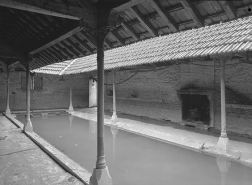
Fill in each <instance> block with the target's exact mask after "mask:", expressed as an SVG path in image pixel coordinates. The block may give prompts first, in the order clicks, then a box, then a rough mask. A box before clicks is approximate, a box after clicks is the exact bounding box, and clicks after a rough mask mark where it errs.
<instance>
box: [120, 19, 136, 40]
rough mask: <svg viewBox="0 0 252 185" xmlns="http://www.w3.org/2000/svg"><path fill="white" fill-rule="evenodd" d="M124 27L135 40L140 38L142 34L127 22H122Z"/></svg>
mask: <svg viewBox="0 0 252 185" xmlns="http://www.w3.org/2000/svg"><path fill="white" fill-rule="evenodd" d="M122 27H123V28H124V29H125V30H126V31H127V33H129V34H130V35H131V36H132V37H133V38H134V39H135V40H139V39H140V36H139V35H138V34H137V33H136V32H135V31H134V30H133V29H132V28H131V27H130V26H129V25H128V24H127V23H126V22H123V23H122Z"/></svg>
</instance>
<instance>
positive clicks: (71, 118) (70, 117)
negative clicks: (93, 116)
mask: <svg viewBox="0 0 252 185" xmlns="http://www.w3.org/2000/svg"><path fill="white" fill-rule="evenodd" d="M68 119H69V133H70V137H71V135H72V124H73V116H72V115H70V116H68Z"/></svg>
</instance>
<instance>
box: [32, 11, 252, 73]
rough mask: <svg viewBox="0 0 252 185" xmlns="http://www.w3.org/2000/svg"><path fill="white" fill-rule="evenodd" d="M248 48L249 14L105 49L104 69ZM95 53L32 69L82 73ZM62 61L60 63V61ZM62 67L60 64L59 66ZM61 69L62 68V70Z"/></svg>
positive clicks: (91, 66)
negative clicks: (228, 20) (231, 19)
mask: <svg viewBox="0 0 252 185" xmlns="http://www.w3.org/2000/svg"><path fill="white" fill-rule="evenodd" d="M247 50H252V16H250V17H246V18H243V19H238V20H234V21H230V22H226V23H220V24H215V25H212V26H205V27H202V28H199V29H192V30H188V31H182V32H177V33H174V34H170V35H166V36H160V37H156V38H152V39H148V40H144V41H139V42H137V43H133V44H130V45H127V46H122V47H119V48H115V49H111V50H108V51H105V54H104V64H105V66H104V69H113V68H118V67H123V66H124V67H125V66H134V65H141V64H146V63H155V62H163V61H167V62H169V61H171V60H177V59H184V58H192V57H203V56H207V55H222V54H226V53H234V52H243V51H247ZM96 57H97V55H96V54H94V55H89V56H86V57H82V58H78V59H75V60H74V61H73V62H72V63H70V62H71V61H70V62H69V61H68V62H66V63H67V65H66V64H64V65H63V64H62V66H65V68H64V71H63V72H61V73H60V72H58V70H60V66H59V64H57V66H56V64H52V65H50V66H45V67H43V68H40V69H37V70H34V71H39V72H48V73H49V72H50V71H51V72H54V71H55V70H56V71H57V72H56V73H58V74H72V73H83V72H88V71H94V70H96V63H97V62H96ZM63 63H64V62H63ZM62 68H63V67H62ZM62 70H63V69H62Z"/></svg>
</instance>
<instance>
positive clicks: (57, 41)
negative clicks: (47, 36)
mask: <svg viewBox="0 0 252 185" xmlns="http://www.w3.org/2000/svg"><path fill="white" fill-rule="evenodd" d="M81 29H82V28H81V27H77V28H75V29H73V30H71V31H69V32H68V33H66V34H64V35H62V36H60V37H58V38H57V39H55V40H53V41H51V42H49V43H47V44H45V45H44V46H42V47H40V48H38V49H35V50H33V51H31V52H30V54H34V53H37V52H39V51H42V50H44V49H46V48H48V47H50V46H53V45H54V44H56V43H59V42H61V41H62V40H65V39H66V38H68V37H71V36H72V35H74V34H76V33H78V32H80V31H81Z"/></svg>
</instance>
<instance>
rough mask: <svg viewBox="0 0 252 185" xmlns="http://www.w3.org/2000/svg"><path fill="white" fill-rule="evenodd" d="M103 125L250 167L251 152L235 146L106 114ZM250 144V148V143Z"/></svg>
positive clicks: (86, 115)
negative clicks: (220, 145) (219, 146)
mask: <svg viewBox="0 0 252 185" xmlns="http://www.w3.org/2000/svg"><path fill="white" fill-rule="evenodd" d="M69 113H70V114H72V115H73V116H76V117H79V118H83V119H88V120H92V121H95V122H96V121H97V116H96V113H85V112H78V111H73V112H69ZM104 125H107V126H115V127H118V128H119V129H121V130H124V131H127V132H132V133H135V134H138V135H142V136H145V137H148V138H152V139H155V140H159V141H162V142H166V143H169V144H172V145H176V146H179V147H182V148H186V149H189V150H193V151H196V152H200V153H203V154H206V155H210V156H215V157H216V156H221V157H225V158H227V159H229V160H231V161H233V162H237V163H240V164H243V165H246V166H248V167H252V152H251V153H250V152H242V151H239V150H237V149H235V148H232V149H230V150H228V151H222V150H220V149H217V148H216V143H214V142H208V141H204V140H203V139H198V140H194V139H190V138H189V139H188V138H186V136H182V135H179V134H177V135H176V134H173V133H168V132H165V131H164V127H162V126H159V125H152V124H147V123H144V122H141V121H136V120H129V119H125V118H118V120H117V122H116V123H112V121H111V117H110V116H107V115H105V117H104ZM216 140H217V138H216ZM250 145H251V146H250V147H251V148H252V144H250Z"/></svg>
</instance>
